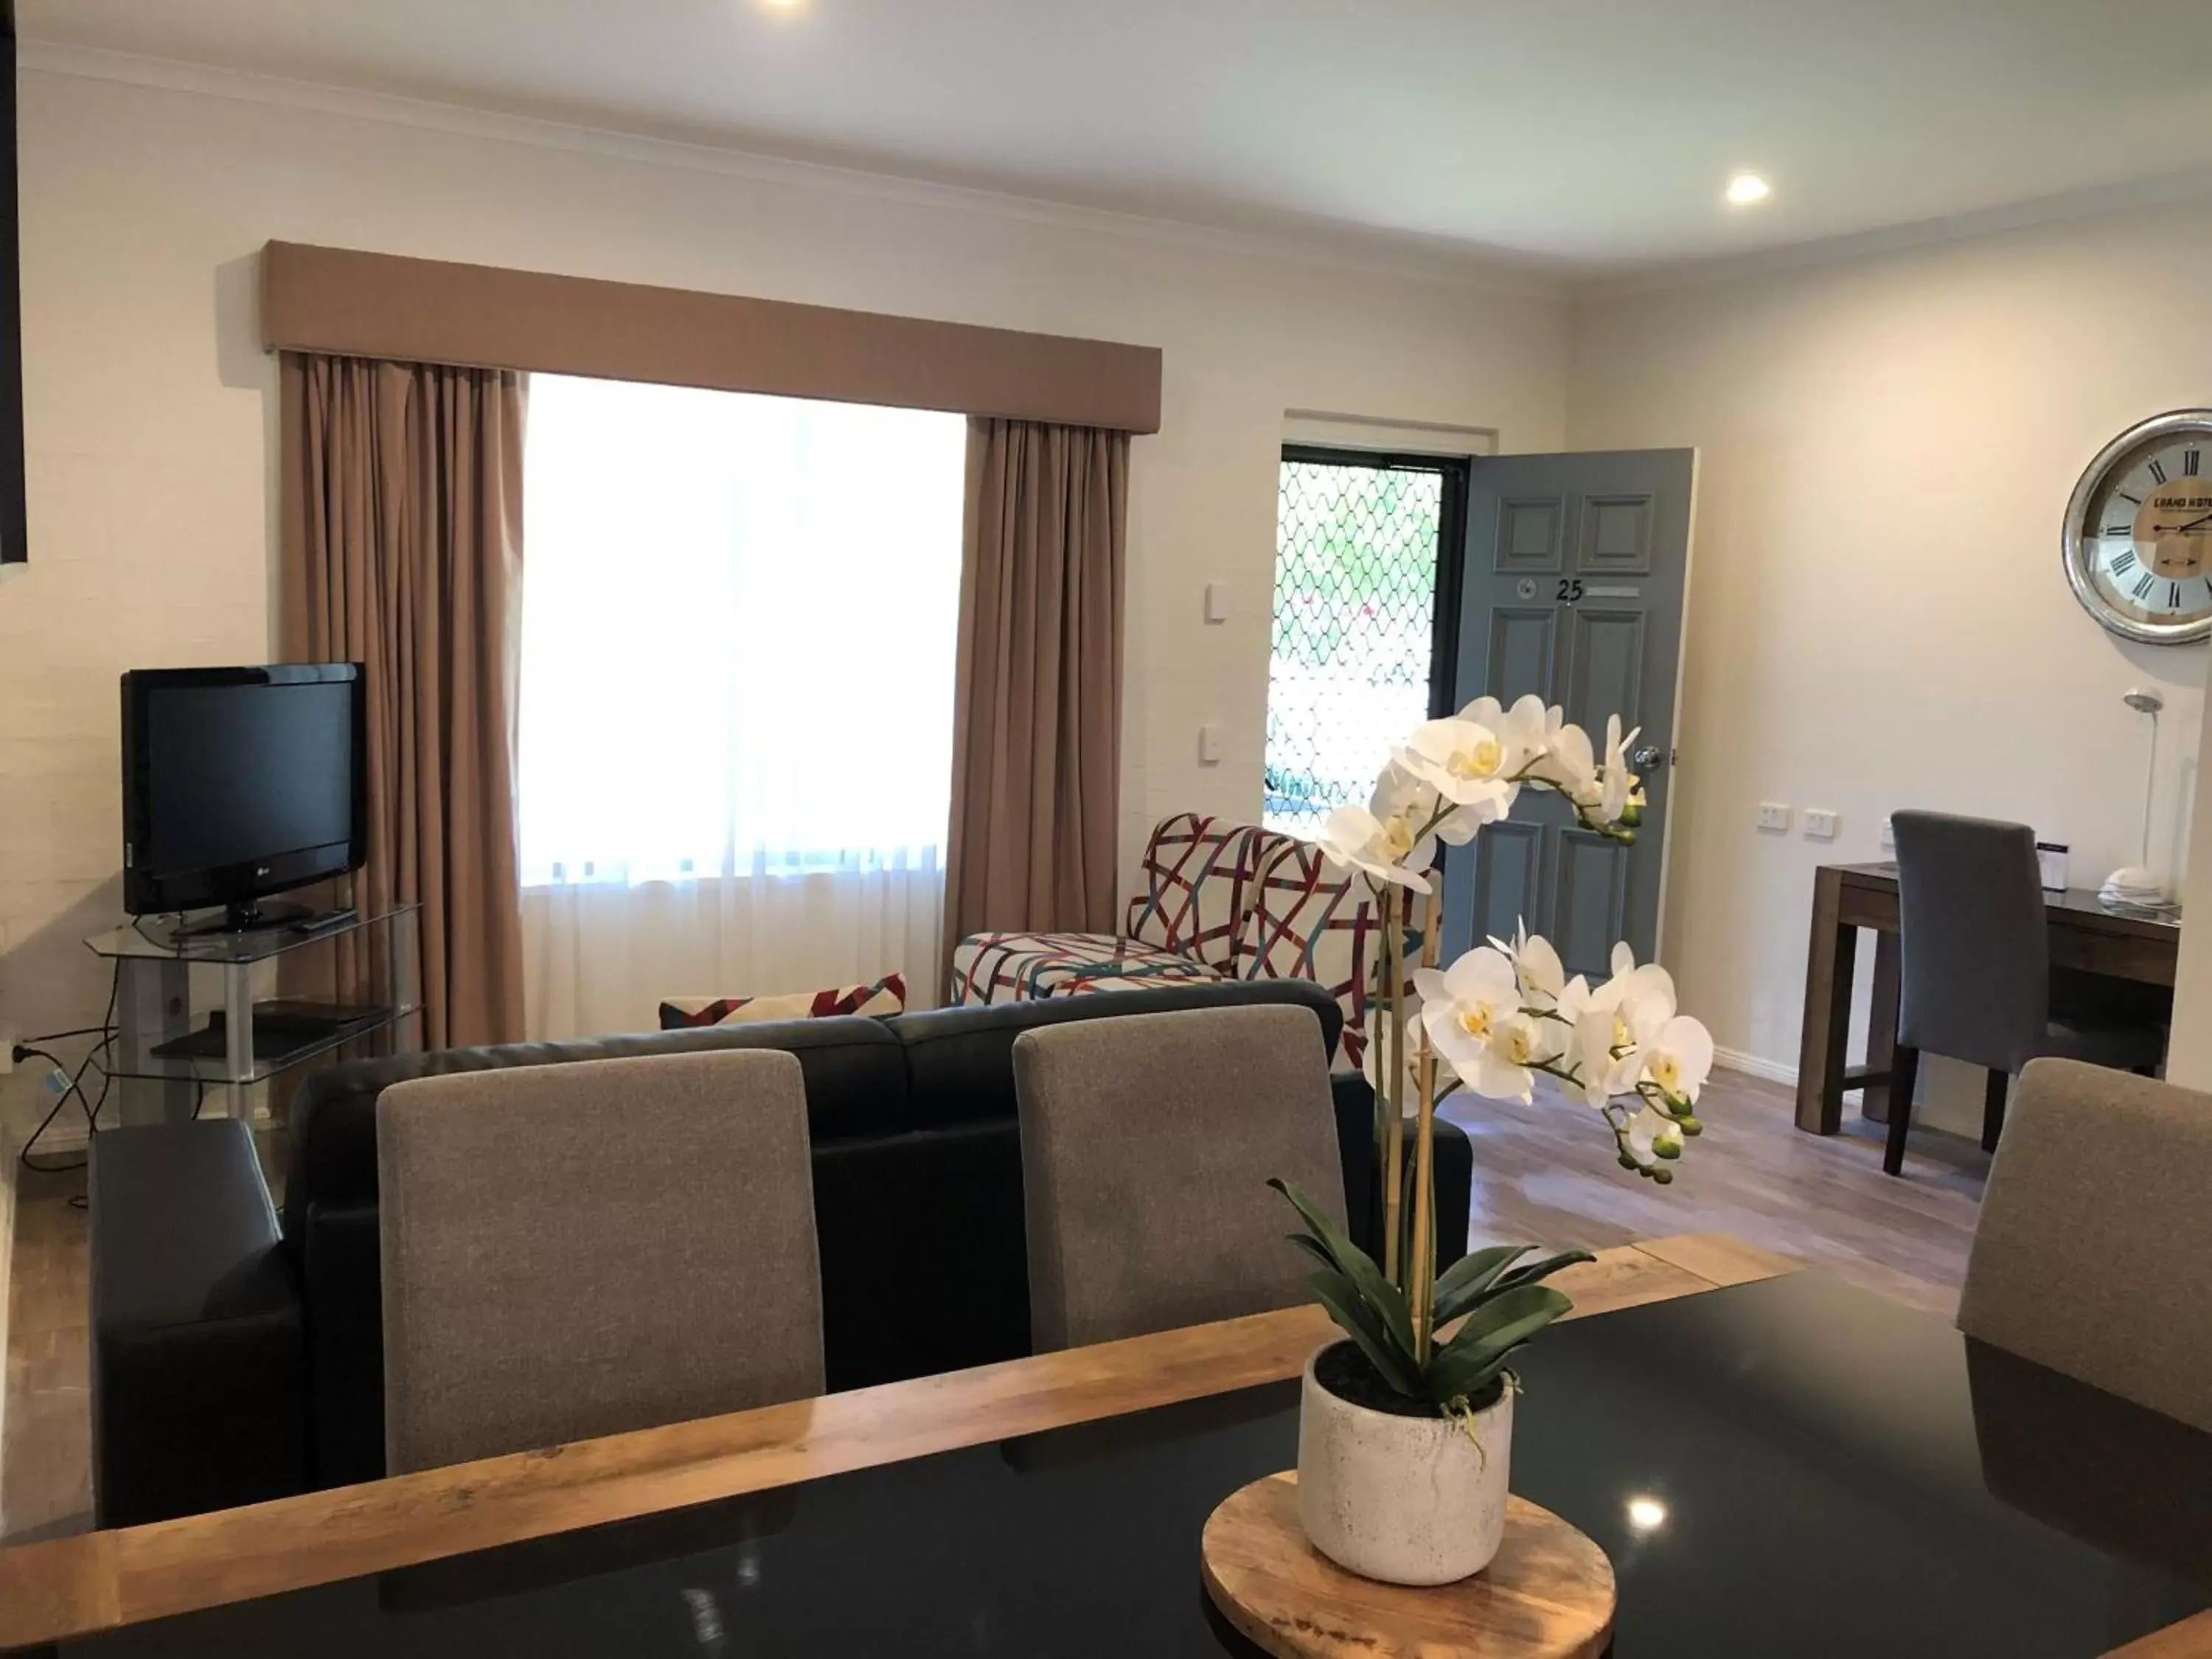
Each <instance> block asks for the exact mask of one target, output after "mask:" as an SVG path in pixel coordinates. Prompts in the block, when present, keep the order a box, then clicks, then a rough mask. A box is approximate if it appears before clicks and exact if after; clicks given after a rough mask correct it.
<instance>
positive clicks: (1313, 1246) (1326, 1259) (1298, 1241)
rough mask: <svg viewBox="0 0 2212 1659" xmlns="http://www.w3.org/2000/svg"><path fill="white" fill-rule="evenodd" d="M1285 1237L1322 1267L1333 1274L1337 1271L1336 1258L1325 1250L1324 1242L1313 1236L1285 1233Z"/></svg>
mask: <svg viewBox="0 0 2212 1659" xmlns="http://www.w3.org/2000/svg"><path fill="white" fill-rule="evenodd" d="M1283 1237H1285V1239H1287V1240H1288V1241H1289V1242H1290V1243H1293V1244H1295V1245H1297V1247H1298V1249H1302V1250H1304V1252H1305V1253H1306V1254H1307V1255H1310V1256H1311V1257H1312V1258H1313V1259H1314V1260H1315V1261H1317V1262H1319V1263H1320V1264H1321V1265H1322V1267H1327V1268H1328V1269H1329V1270H1330V1271H1331V1272H1334V1271H1335V1269H1336V1258H1335V1257H1334V1256H1333V1255H1330V1254H1329V1253H1328V1250H1327V1249H1325V1248H1323V1246H1322V1242H1321V1241H1320V1240H1319V1239H1317V1238H1316V1237H1313V1236H1312V1235H1311V1234H1310V1233H1285V1234H1284V1235H1283Z"/></svg>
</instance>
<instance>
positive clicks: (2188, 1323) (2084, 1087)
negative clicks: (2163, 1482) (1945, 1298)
mask: <svg viewBox="0 0 2212 1659" xmlns="http://www.w3.org/2000/svg"><path fill="white" fill-rule="evenodd" d="M2208 1168H2212V1095H2207V1094H2199V1093H2198V1092H2197V1091H2195V1090H2194V1089H2184V1088H2180V1087H2179V1086H2177V1085H2173V1084H2171V1083H2159V1082H2154V1081H2152V1080H2151V1079H2147V1078H2139V1077H2131V1076H2130V1075H2128V1074H2127V1073H2124V1072H2112V1071H2106V1070H2105V1069H2103V1068H2102V1067H2100V1066H2084V1065H2081V1064H2079V1063H2077V1062H2075V1061H2072V1060H2036V1061H2034V1062H2033V1064H2031V1065H2030V1066H2028V1067H2027V1070H2026V1071H2025V1072H2023V1073H2021V1079H2020V1091H2019V1094H2018V1097H2016V1098H2015V1101H2014V1103H2013V1121H2012V1125H2011V1127H2009V1128H2008V1129H2007V1130H2006V1131H2005V1139H2004V1147H2003V1150H2002V1151H2001V1152H1999V1153H1998V1154H1997V1157H1996V1163H1995V1164H1992V1165H1991V1166H1990V1184H1989V1190H1988V1192H1987V1193H1986V1194H1984V1196H1983V1199H1982V1212H1981V1216H1980V1218H1979V1219H1978V1221H1977V1223H1976V1224H1975V1227H1974V1248H1973V1253H1972V1255H1971V1256H1970V1257H1969V1258H1968V1260H1967V1262H1966V1289H1965V1291H1964V1292H1963V1294H1962V1295H1961V1296H1960V1300H1959V1328H1960V1330H1962V1331H1964V1332H1966V1334H1967V1335H1969V1336H1972V1337H1978V1338H1979V1339H1980V1340H1983V1341H1984V1342H1988V1343H1990V1344H1992V1345H1993V1346H1996V1347H2000V1348H2003V1349H2006V1350H2008V1352H2013V1353H2016V1354H2019V1355H2021V1356H2022V1357H2023V1358H2028V1359H2032V1360H2034V1361H2035V1362H2036V1363H2037V1364H2042V1365H2047V1366H2049V1367H2050V1368H2051V1370H2056V1371H2063V1372H2064V1373H2065V1374H2066V1375H2067V1376H2073V1377H2077V1378H2079V1379H2080V1380H2081V1381H2082V1382H2084V1383H2089V1384H2091V1385H2093V1387H2096V1388H2100V1389H2104V1390H2105V1391H2106V1393H2108V1394H2116V1395H2121V1396H2123V1397H2124V1398H2125V1399H2129V1400H2132V1401H2135V1402H2136V1404H2138V1405H2142V1406H2148V1407H2150V1408H2151V1409H2152V1410H2154V1411H2159V1412H2163V1413H2166V1415H2167V1416H2168V1417H2173V1418H2179V1419H2180V1420H2181V1421H2183V1422H2185V1423H2188V1424H2191V1425H2194V1426H2196V1427H2197V1428H2199V1429H2203V1430H2206V1431H2212V1205H2207V1204H2206V1203H2205V1202H2204V1171H2205V1170H2206V1169H2208Z"/></svg>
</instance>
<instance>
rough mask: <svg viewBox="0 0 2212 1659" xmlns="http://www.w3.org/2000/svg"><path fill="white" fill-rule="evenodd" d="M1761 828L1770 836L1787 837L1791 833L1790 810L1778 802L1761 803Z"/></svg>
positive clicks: (1766, 801) (1765, 801) (1767, 801)
mask: <svg viewBox="0 0 2212 1659" xmlns="http://www.w3.org/2000/svg"><path fill="white" fill-rule="evenodd" d="M1759 828H1760V829H1762V830H1764V831H1765V832H1766V833H1767V834H1768V835H1770V836H1781V835H1787V834H1788V833H1789V831H1790V809H1789V808H1788V807H1787V806H1785V805H1783V804H1782V803H1781V802H1780V801H1778V800H1763V801H1761V802H1759Z"/></svg>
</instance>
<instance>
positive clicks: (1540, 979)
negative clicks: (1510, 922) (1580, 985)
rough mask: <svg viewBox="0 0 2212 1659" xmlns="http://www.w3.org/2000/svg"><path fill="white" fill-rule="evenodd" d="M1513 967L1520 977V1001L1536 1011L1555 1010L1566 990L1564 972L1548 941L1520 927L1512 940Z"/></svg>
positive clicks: (1525, 926) (1524, 925)
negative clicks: (1540, 1009) (1542, 1009)
mask: <svg viewBox="0 0 2212 1659" xmlns="http://www.w3.org/2000/svg"><path fill="white" fill-rule="evenodd" d="M1513 965H1514V967H1515V969H1516V970H1518V972H1519V973H1520V975H1521V1000H1522V1001H1523V1002H1525V1003H1527V1004H1528V1005H1529V1006H1532V1007H1537V1008H1556V1007H1557V1006H1559V997H1560V994H1562V993H1563V992H1564V991H1565V989H1566V988H1567V970H1566V968H1565V964H1563V963H1561V962H1560V961H1559V952H1558V951H1556V950H1554V949H1553V948H1552V941H1551V940H1549V939H1546V938H1545V937H1544V936H1543V935H1542V934H1541V933H1530V932H1529V931H1528V923H1526V922H1523V923H1522V924H1521V927H1520V929H1519V931H1518V932H1517V933H1516V934H1515V935H1514V939H1513Z"/></svg>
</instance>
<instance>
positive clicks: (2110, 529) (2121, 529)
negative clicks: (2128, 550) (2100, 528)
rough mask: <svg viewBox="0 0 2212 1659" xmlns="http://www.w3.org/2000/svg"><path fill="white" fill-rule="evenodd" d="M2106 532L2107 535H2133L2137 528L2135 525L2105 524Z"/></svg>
mask: <svg viewBox="0 0 2212 1659" xmlns="http://www.w3.org/2000/svg"><path fill="white" fill-rule="evenodd" d="M2105 533H2106V535H2107V536H2124V537H2132V536H2133V535H2134V534H2135V533H2136V530H2135V526H2133V525H2128V524H2108V525H2106V526H2105Z"/></svg>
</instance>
